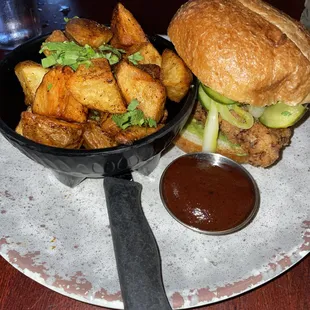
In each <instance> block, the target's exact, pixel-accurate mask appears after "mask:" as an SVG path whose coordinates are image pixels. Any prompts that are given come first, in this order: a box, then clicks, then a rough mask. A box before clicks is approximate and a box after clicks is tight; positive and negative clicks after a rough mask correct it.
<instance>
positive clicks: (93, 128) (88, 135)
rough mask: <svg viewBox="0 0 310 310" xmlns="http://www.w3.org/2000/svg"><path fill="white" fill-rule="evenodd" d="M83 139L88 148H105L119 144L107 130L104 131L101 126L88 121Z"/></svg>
mask: <svg viewBox="0 0 310 310" xmlns="http://www.w3.org/2000/svg"><path fill="white" fill-rule="evenodd" d="M83 139H84V141H83V146H84V147H85V148H86V149H103V148H107V147H112V146H117V143H116V141H115V140H113V139H112V138H111V137H110V136H109V135H107V134H106V133H105V132H103V131H102V130H101V128H100V127H99V126H98V125H97V124H96V123H94V122H88V123H87V124H86V125H85V131H84V134H83Z"/></svg>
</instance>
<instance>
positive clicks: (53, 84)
mask: <svg viewBox="0 0 310 310" xmlns="http://www.w3.org/2000/svg"><path fill="white" fill-rule="evenodd" d="M72 75H73V70H72V69H71V68H70V67H62V66H57V67H54V68H53V69H51V70H50V71H48V73H46V74H45V75H44V78H43V80H42V83H41V84H40V86H39V88H38V89H37V92H36V95H35V99H34V102H33V105H32V111H33V113H35V114H40V115H44V116H48V117H55V118H59V119H62V120H66V121H72V122H79V123H83V122H85V121H86V119H87V108H85V107H84V106H83V105H82V104H81V103H80V102H78V101H77V100H76V99H75V98H73V96H72V95H71V93H70V92H69V91H68V89H67V87H66V83H67V81H68V79H70V77H71V76H72Z"/></svg>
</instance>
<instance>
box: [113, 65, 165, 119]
mask: <svg viewBox="0 0 310 310" xmlns="http://www.w3.org/2000/svg"><path fill="white" fill-rule="evenodd" d="M115 77H116V80H117V82H118V85H119V87H120V89H121V91H122V93H123V96H124V98H125V100H126V102H127V103H129V102H131V101H132V100H133V99H137V100H138V102H139V106H138V108H139V109H140V110H142V111H143V113H144V115H145V117H150V118H152V119H154V120H155V121H156V122H158V121H159V120H160V119H161V118H162V116H163V113H164V107H165V102H166V89H165V87H164V86H163V85H162V84H161V82H160V81H159V80H155V79H153V78H152V77H151V75H149V74H148V73H146V72H144V71H143V70H141V69H139V68H137V67H135V66H134V65H131V64H129V63H127V62H126V61H122V62H120V63H119V64H118V65H117V67H116V70H115Z"/></svg>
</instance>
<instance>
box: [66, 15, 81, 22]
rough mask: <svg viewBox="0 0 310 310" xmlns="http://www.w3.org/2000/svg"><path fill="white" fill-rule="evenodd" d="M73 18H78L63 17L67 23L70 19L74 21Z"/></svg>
mask: <svg viewBox="0 0 310 310" xmlns="http://www.w3.org/2000/svg"><path fill="white" fill-rule="evenodd" d="M74 18H79V17H78V16H73V17H72V18H69V17H64V21H65V22H66V23H67V22H68V21H70V20H71V19H74Z"/></svg>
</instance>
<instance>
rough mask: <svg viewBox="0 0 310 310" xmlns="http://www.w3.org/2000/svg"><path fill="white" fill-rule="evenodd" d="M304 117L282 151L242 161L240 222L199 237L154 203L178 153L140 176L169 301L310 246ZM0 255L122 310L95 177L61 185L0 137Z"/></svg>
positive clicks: (239, 278)
mask: <svg viewBox="0 0 310 310" xmlns="http://www.w3.org/2000/svg"><path fill="white" fill-rule="evenodd" d="M309 146H310V121H309V120H308V121H306V122H304V123H303V124H302V125H301V126H300V127H299V128H297V129H296V130H295V134H294V137H293V139H292V143H291V145H290V146H289V147H287V148H286V149H285V151H284V154H283V159H282V160H281V161H280V162H279V163H278V164H277V165H275V166H273V167H272V168H270V169H260V168H254V167H250V166H246V168H247V169H248V170H249V171H250V173H252V175H253V176H254V178H255V179H256V181H257V184H258V186H259V189H260V192H261V206H260V210H259V212H258V214H257V216H256V218H255V219H254V221H253V222H252V223H251V224H250V225H249V226H247V227H246V228H245V229H243V230H241V231H239V232H237V233H234V234H231V235H226V236H208V235H202V234H199V233H196V232H194V231H192V230H190V229H186V228H185V227H184V226H183V225H181V224H179V223H178V222H177V221H175V220H174V219H173V218H172V217H171V216H170V215H169V214H168V212H167V211H166V209H165V208H164V206H163V205H162V203H161V199H160V195H159V190H158V187H159V179H160V176H161V173H162V172H163V170H164V169H165V167H166V166H167V165H168V164H169V163H170V162H171V161H172V160H173V159H174V158H176V157H177V156H179V155H181V154H182V152H181V151H180V150H178V149H177V148H175V147H174V148H172V149H171V150H170V151H169V152H168V153H166V154H165V155H164V156H163V157H162V159H161V161H160V163H159V166H158V167H157V168H156V169H155V171H154V172H153V173H152V174H151V175H150V176H148V177H145V176H142V175H139V174H137V173H134V179H135V181H137V182H140V183H142V184H143V192H142V206H143V210H144V213H145V215H146V217H147V219H148V221H149V223H150V226H151V228H152V230H153V232H154V234H155V237H156V239H157V242H158V245H159V249H160V252H161V257H162V266H163V278H164V284H165V288H166V291H167V294H168V297H169V300H170V302H171V304H172V305H173V307H174V308H183V309H185V308H188V307H194V306H200V305H206V304H208V303H212V302H216V301H220V300H224V299H227V298H229V297H232V296H235V295H238V294H241V293H243V292H245V291H248V290H250V289H252V288H254V287H256V286H258V285H261V284H263V283H265V282H267V281H269V280H270V279H272V278H274V277H275V276H277V275H279V274H280V273H282V272H284V271H285V270H287V269H288V268H290V267H291V266H293V265H294V264H295V263H297V262H298V261H299V260H301V259H302V258H303V257H304V256H305V255H306V254H307V253H309V250H310V244H309V242H310V196H309V195H310V192H309V188H308V186H307V185H308V184H310V173H309V166H310V154H309ZM0 179H1V187H0V203H1V208H0V253H1V255H2V256H3V257H4V258H5V259H6V260H7V261H8V262H9V263H10V264H12V265H13V266H14V267H15V268H17V269H18V270H20V271H21V272H23V273H24V274H26V275H27V276H28V277H30V278H32V279H33V280H35V281H37V282H39V283H41V284H43V285H45V286H47V287H48V288H50V289H52V290H54V291H57V292H59V293H61V294H64V295H67V296H70V297H72V298H75V299H78V300H82V301H84V302H87V303H90V304H94V305H100V306H105V307H110V308H116V309H121V308H123V303H122V300H121V293H120V287H119V283H118V277H117V270H116V265H115V260H114V252H113V246H112V239H111V235H110V229H109V222H108V216H107V210H106V207H105V198H104V190H103V186H102V180H86V181H84V182H83V183H82V184H80V185H79V186H78V187H76V188H74V189H70V188H67V187H65V186H64V185H62V184H61V183H59V182H58V181H57V180H56V179H55V178H54V176H53V175H52V173H51V172H50V171H49V170H47V169H45V168H44V167H42V166H40V165H38V164H36V163H34V162H33V161H31V160H30V159H28V158H27V157H25V156H24V155H23V154H21V153H20V152H19V151H18V150H17V149H15V148H13V147H12V146H11V145H10V144H9V143H8V142H7V141H6V140H5V139H4V138H3V137H2V136H1V137H0Z"/></svg>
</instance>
